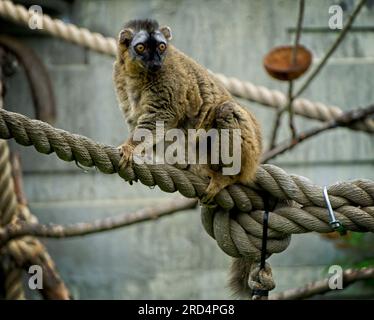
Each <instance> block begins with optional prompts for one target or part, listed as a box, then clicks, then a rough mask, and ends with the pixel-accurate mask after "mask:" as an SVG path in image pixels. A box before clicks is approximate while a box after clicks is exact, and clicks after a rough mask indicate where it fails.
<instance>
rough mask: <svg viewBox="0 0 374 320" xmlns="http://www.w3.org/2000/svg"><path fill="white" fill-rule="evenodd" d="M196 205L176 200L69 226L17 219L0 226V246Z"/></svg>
mask: <svg viewBox="0 0 374 320" xmlns="http://www.w3.org/2000/svg"><path fill="white" fill-rule="evenodd" d="M196 205H197V200H195V199H180V200H179V199H178V200H173V201H170V202H168V203H166V204H162V205H159V206H154V207H149V208H145V209H141V210H138V211H135V212H133V213H124V214H120V215H118V216H115V217H109V218H104V219H98V220H94V221H92V222H79V223H75V224H70V225H58V224H55V225H53V224H49V225H45V224H39V223H27V222H19V223H16V224H10V225H8V226H6V227H4V228H3V229H0V247H1V246H3V245H5V244H6V243H7V242H8V241H10V240H12V239H15V238H19V237H22V236H26V235H30V236H35V237H43V238H67V237H78V236H84V235H87V234H92V233H98V232H103V231H108V230H113V229H118V228H121V227H124V226H129V225H132V224H135V223H139V222H145V221H149V220H153V219H157V218H160V217H164V216H166V215H170V214H172V213H175V212H178V211H182V210H186V209H191V208H194V207H195V206H196Z"/></svg>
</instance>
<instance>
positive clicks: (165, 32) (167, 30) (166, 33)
mask: <svg viewBox="0 0 374 320" xmlns="http://www.w3.org/2000/svg"><path fill="white" fill-rule="evenodd" d="M159 30H160V31H161V33H162V34H163V35H164V37H165V39H166V40H167V41H170V40H171V39H172V38H173V35H172V34H171V29H170V27H168V26H162V27H161V28H160V29H159Z"/></svg>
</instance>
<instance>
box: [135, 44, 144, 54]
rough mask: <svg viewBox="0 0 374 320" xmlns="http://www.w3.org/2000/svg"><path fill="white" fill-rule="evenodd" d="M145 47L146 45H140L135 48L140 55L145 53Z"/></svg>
mask: <svg viewBox="0 0 374 320" xmlns="http://www.w3.org/2000/svg"><path fill="white" fill-rule="evenodd" d="M144 49H145V47H144V44H142V43H139V44H137V45H136V46H135V50H136V51H137V52H138V53H143V51H144Z"/></svg>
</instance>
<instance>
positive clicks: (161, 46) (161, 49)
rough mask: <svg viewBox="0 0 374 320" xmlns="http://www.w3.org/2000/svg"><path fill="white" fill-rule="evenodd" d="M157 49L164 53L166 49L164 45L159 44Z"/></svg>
mask: <svg viewBox="0 0 374 320" xmlns="http://www.w3.org/2000/svg"><path fill="white" fill-rule="evenodd" d="M158 49H159V50H160V51H164V50H165V49H166V44H165V43H160V44H159V45H158Z"/></svg>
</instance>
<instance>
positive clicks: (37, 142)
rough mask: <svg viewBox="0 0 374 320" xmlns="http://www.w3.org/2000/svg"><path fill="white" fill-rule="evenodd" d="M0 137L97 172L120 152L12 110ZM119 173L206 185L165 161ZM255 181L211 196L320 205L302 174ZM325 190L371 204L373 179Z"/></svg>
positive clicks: (189, 186) (248, 202) (333, 197)
mask: <svg viewBox="0 0 374 320" xmlns="http://www.w3.org/2000/svg"><path fill="white" fill-rule="evenodd" d="M0 138H2V139H11V138H14V139H15V140H16V142H17V143H19V144H21V145H24V146H30V145H34V147H35V149H36V150H37V151H38V152H41V153H44V154H50V153H52V152H55V153H56V154H57V156H58V157H59V158H60V159H62V160H65V161H77V162H78V163H80V164H81V165H83V166H87V167H93V166H95V167H97V168H98V169H99V170H100V171H102V172H103V173H108V174H110V173H115V172H118V162H119V160H120V155H119V152H118V150H117V148H115V147H112V146H107V145H104V144H100V143H96V142H94V141H93V140H91V139H89V138H87V137H84V136H81V135H77V134H71V133H69V132H67V131H64V130H61V129H56V128H53V127H52V126H51V125H49V124H47V123H45V122H42V121H39V120H32V119H30V118H28V117H26V116H24V115H21V114H18V113H13V112H9V111H6V110H0ZM119 174H120V176H121V177H122V178H124V179H125V180H127V181H133V180H140V181H141V182H142V183H143V184H145V185H147V186H155V185H158V186H159V187H160V189H161V190H163V191H165V192H175V191H179V192H180V193H181V194H182V195H184V196H185V197H188V198H195V197H198V196H200V195H201V194H202V193H203V192H204V191H205V189H206V187H207V185H208V181H207V180H206V179H205V180H204V179H202V178H201V177H198V176H196V175H194V174H192V173H191V172H188V171H184V170H181V169H177V168H175V167H173V166H170V165H166V164H163V165H148V164H141V165H140V164H134V166H133V168H132V169H131V168H130V169H128V170H125V171H121V172H119ZM256 181H257V182H256V184H253V185H249V186H243V185H233V186H230V187H228V188H226V189H224V190H222V191H221V192H220V193H219V194H218V195H217V196H216V199H215V200H216V202H217V203H218V204H219V205H220V206H221V207H222V208H224V209H226V210H228V209H232V208H233V207H234V206H236V207H237V208H238V209H239V210H240V211H244V212H249V211H251V210H253V209H263V202H262V197H261V196H260V195H259V194H258V191H259V190H265V191H267V192H268V193H269V194H270V195H272V196H273V197H275V198H278V199H280V200H294V201H296V202H298V203H299V204H301V205H303V206H313V205H314V206H319V207H324V198H323V195H322V188H321V187H319V186H316V185H314V184H313V183H312V182H311V181H310V180H308V179H307V178H304V177H301V176H298V175H289V174H287V173H286V172H285V171H284V170H282V169H281V168H278V167H276V166H274V165H268V164H267V165H262V166H260V167H259V169H258V171H257V174H256ZM328 192H329V195H330V201H331V205H332V207H333V208H338V207H341V206H343V205H358V206H362V207H365V206H371V205H373V201H374V200H373V199H374V183H373V182H372V181H370V180H367V179H362V180H355V181H350V182H340V183H336V184H334V185H332V186H330V187H329V189H328Z"/></svg>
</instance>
